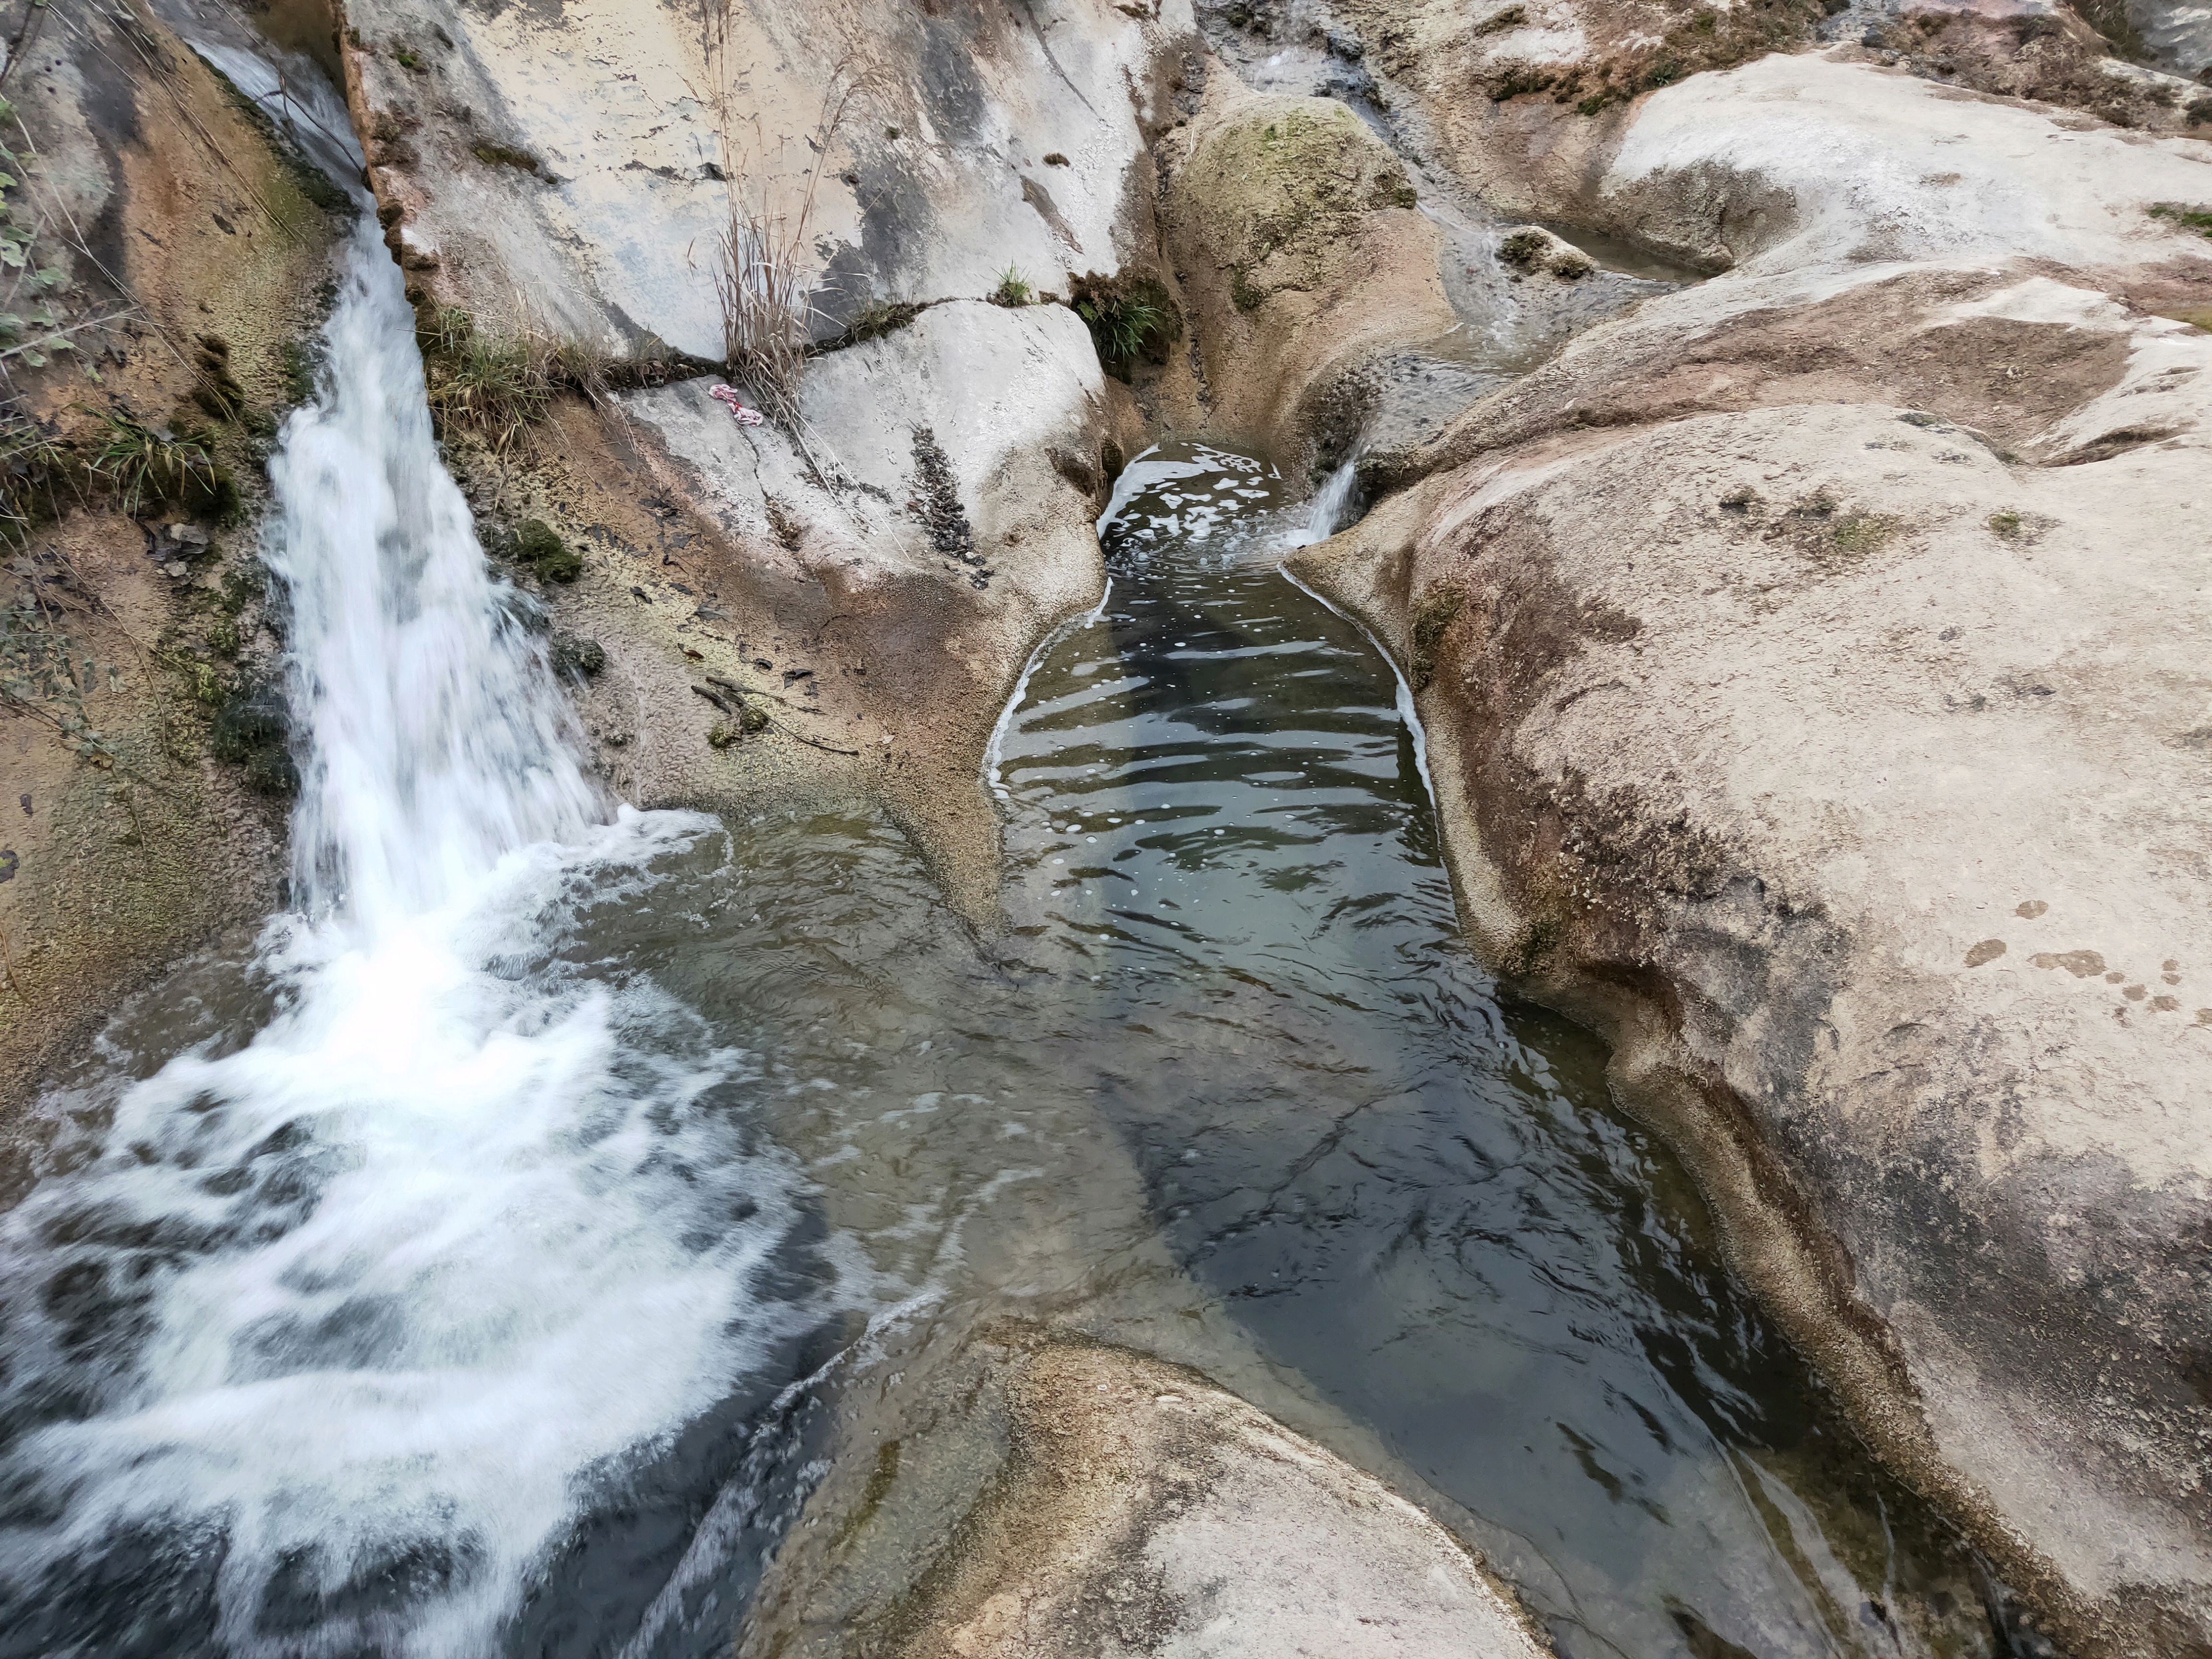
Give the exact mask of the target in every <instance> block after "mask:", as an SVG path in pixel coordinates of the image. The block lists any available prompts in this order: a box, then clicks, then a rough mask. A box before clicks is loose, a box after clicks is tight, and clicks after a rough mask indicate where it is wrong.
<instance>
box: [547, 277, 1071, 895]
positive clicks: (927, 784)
mask: <svg viewBox="0 0 2212 1659" xmlns="http://www.w3.org/2000/svg"><path fill="white" fill-rule="evenodd" d="M1103 380H1104V377H1103V374H1102V373H1101V372H1100V370H1099V368H1098V364H1097V356H1096V355H1095V354H1094V353H1093V352H1092V350H1091V341H1090V337H1089V336H1088V335H1087V334H1086V333H1085V330H1084V327H1083V325H1082V323H1081V322H1080V321H1079V320H1078V319H1076V317H1075V316H1074V314H1073V313H1072V312H1070V311H1068V310H1067V309H1066V307H1058V306H1035V307H1024V308H1020V309H1008V308H1006V307H999V306H994V305H988V304H984V303H982V302H980V301H952V302H948V303H946V304H943V305H938V306H933V307H929V308H928V309H927V310H925V311H923V312H922V313H921V314H920V315H919V316H917V317H916V318H915V319H914V320H913V321H912V322H911V323H910V324H909V325H908V326H906V327H904V328H902V329H900V330H897V331H894V332H892V333H890V334H887V335H884V336H883V337H880V338H878V339H874V340H871V341H868V342H866V343H863V344H860V345H856V346H853V347H849V348H847V349H843V350H840V351H836V352H832V353H829V354H828V355H826V356H822V357H819V358H817V359H816V360H815V362H813V364H812V365H811V368H810V369H809V371H808V374H807V377H806V381H805V386H804V389H803V392H802V398H801V416H802V418H801V421H800V422H799V426H798V427H797V428H793V429H791V430H787V429H784V428H781V427H779V426H778V425H776V424H775V423H763V424H761V425H757V426H744V425H741V424H739V423H738V422H737V421H736V420H735V419H733V418H732V415H731V412H730V410H729V409H728V408H727V407H726V405H725V404H722V403H720V402H718V401H716V400H715V399H714V398H712V397H711V396H710V395H709V391H710V388H711V387H712V386H713V385H714V381H713V380H709V379H708V378H704V377H701V378H696V379H692V380H683V381H679V382H677V383H674V384H672V385H669V386H661V387H657V388H654V389H652V390H648V391H641V392H630V393H625V394H623V395H621V396H620V397H619V398H616V399H615V400H613V404H612V410H613V413H612V416H611V418H610V416H605V415H599V414H595V413H594V412H592V411H591V410H586V409H583V408H576V409H573V410H569V411H568V414H567V415H566V416H564V417H563V421H562V430H561V432H560V433H559V434H558V435H557V437H556V441H553V442H550V443H549V444H548V445H547V446H546V447H547V450H548V452H549V454H552V455H557V456H558V458H559V459H558V466H559V469H560V474H559V477H560V483H557V484H550V483H549V485H548V488H549V491H550V496H551V499H549V500H547V501H546V502H545V504H544V507H543V508H542V510H543V511H544V513H546V514H547V515H548V516H549V517H550V518H551V519H552V520H554V521H555V523H556V526H557V527H558V528H559V529H561V530H562V532H564V533H567V534H569V535H571V536H573V538H574V540H575V542H576V544H579V545H581V546H585V547H587V548H590V549H591V550H592V551H591V554H590V556H588V557H587V558H586V562H585V569H584V573H583V575H582V577H581V579H580V580H579V581H577V582H576V583H575V584H574V586H570V587H566V588H562V589H560V590H558V591H557V592H556V593H554V594H553V595H552V597H553V599H554V603H555V605H556V615H557V617H558V620H559V625H560V627H561V628H562V629H565V630H568V631H571V632H574V633H576V634H580V635H588V636H590V637H592V638H593V639H596V640H599V641H602V642H603V643H604V645H605V648H606V650H607V653H608V658H609V660H608V664H607V666H606V668H605V671H603V672H602V673H600V674H599V676H598V677H597V678H596V679H595V680H593V681H592V683H591V684H588V685H587V686H580V687H579V688H578V691H577V695H578V696H579V698H580V702H581V703H582V706H583V709H584V713H585V716H586V723H587V725H588V726H589V727H590V729H591V731H592V733H593V734H594V735H595V736H598V737H599V738H601V739H602V744H603V747H602V765H603V768H604V769H605V772H606V773H607V775H608V776H609V778H610V781H611V782H612V783H613V784H614V786H615V787H617V789H618V790H620V791H621V792H622V793H623V797H624V798H625V799H630V800H633V801H637V802H641V803H644V804H659V803H664V802H693V803H696V802H708V803H713V804H716V805H726V804H729V803H732V802H735V801H738V800H742V799H744V798H745V797H746V796H747V795H748V793H757V792H759V791H761V790H763V789H780V790H790V789H792V788H794V787H796V788H798V789H799V790H801V791H802V792H806V791H812V792H816V793H821V792H823V791H824V790H829V791H830V792H832V793H834V790H835V788H836V787H848V786H857V787H860V788H862V789H865V790H866V791H868V792H870V793H872V794H874V795H875V796H876V797H877V798H878V799H887V800H889V801H890V804H891V805H892V806H893V810H894V811H896V812H897V813H898V814H899V816H900V817H901V819H902V822H903V823H905V824H906V825H907V827H908V829H909V830H910V831H912V832H913V833H915V835H916V836H918V837H919V838H920V839H921V842H922V843H923V845H924V846H925V847H926V848H927V850H928V851H929V853H930V854H931V856H932V858H933V862H934V863H935V864H936V866H937V868H938V872H939V876H940V878H941V879H943V880H944V881H945V884H946V885H947V886H948V888H950V889H951V890H952V892H953V895H954V896H955V897H956V899H957V900H958V901H960V902H963V903H966V904H968V905H969V906H970V907H971V908H975V909H976V910H977V911H978V912H979V913H980V912H981V910H982V909H984V908H987V907H988V906H989V904H990V903H991V902H992V901H993V895H994V893H995V890H996V889H995V880H996V876H995V862H994V854H995V847H996V828H995V822H994V820H993V819H992V817H991V816H990V809H989V805H988V802H987V799H986V798H985V796H984V795H983V793H982V791H981V786H980V784H979V783H978V781H977V776H976V763H977V757H979V756H980V755H981V752H982V749H983V745H984V743H985V741H986V739H987V736H988V733H989V730H990V727H991V725H992V722H993V720H994V719H995V718H996V716H997V714H998V711H999V708H1000V706H1001V705H1002V704H1003V702H1004V701H1005V697H1006V689H1007V688H1008V687H1009V686H1010V685H1011V684H1012V682H1013V679H1014V678H1015V676H1016V675H1017V674H1018V672H1019V671H1020V668H1021V665H1022V664H1023V662H1024V660H1025V659H1027V657H1028V655H1029V653H1030V647H1031V646H1032V645H1033V644H1034V643H1035V641H1036V638H1037V636H1038V635H1041V634H1042V633H1043V632H1045V631H1047V630H1048V629H1049V628H1050V627H1051V626H1052V625H1053V623H1054V622H1056V621H1057V620H1059V619H1060V617H1063V616H1066V615H1067V614H1068V613H1070V612H1071V611H1077V610H1079V609H1081V608H1082V607H1083V606H1085V605H1088V604H1090V603H1091V601H1092V600H1094V599H1096V598H1097V594H1098V592H1099V589H1100V586H1101V585H1102V584H1103V580H1104V571H1103V561H1102V558H1101V556H1100V553H1099V549H1098V540H1097V534H1096V532H1095V531H1094V530H1093V528H1092V522H1091V521H1092V520H1093V519H1094V518H1095V517H1096V516H1097V513H1098V511H1099V509H1100V507H1102V506H1103V502H1104V499H1105V492H1106V488H1107V478H1108V472H1109V465H1108V463H1109V459H1111V454H1110V448H1111V445H1112V443H1113V440H1112V439H1111V437H1110V434H1109V419H1108V403H1107V399H1106V397H1105V391H1104V385H1103ZM538 472H539V473H540V474H541V475H544V476H545V477H548V478H549V479H550V478H551V477H552V472H551V467H550V465H541V466H540V467H539V468H538ZM794 677H796V678H794ZM741 707H750V708H751V709H752V711H753V718H754V719H756V720H760V719H763V718H765V719H766V720H767V721H768V722H769V724H768V725H766V726H763V727H762V728H761V729H759V730H758V731H757V732H745V733H744V734H742V735H738V736H735V737H733V735H732V733H733V732H735V731H736V729H737V727H738V722H739V721H740V720H743V719H744V714H742V713H741ZM608 738H613V739H614V741H613V742H612V743H611V744H608V743H607V742H606V739H608Z"/></svg>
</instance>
